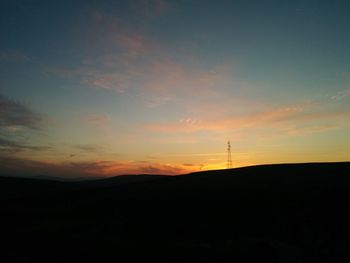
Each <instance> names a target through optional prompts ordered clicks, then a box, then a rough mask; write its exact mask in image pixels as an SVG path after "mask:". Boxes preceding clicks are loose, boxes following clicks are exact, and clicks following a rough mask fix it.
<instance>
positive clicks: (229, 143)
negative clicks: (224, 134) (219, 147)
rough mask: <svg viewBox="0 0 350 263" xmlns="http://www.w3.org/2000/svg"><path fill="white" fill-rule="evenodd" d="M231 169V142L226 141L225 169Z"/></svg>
mask: <svg viewBox="0 0 350 263" xmlns="http://www.w3.org/2000/svg"><path fill="white" fill-rule="evenodd" d="M231 168H232V156H231V142H230V140H228V141H227V169H231Z"/></svg>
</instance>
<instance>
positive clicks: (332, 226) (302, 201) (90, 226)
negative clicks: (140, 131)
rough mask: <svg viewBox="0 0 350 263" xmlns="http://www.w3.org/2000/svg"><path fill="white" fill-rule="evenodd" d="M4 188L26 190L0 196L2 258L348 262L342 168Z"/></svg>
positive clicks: (348, 171)
mask: <svg viewBox="0 0 350 263" xmlns="http://www.w3.org/2000/svg"><path fill="white" fill-rule="evenodd" d="M6 188H7V189H10V188H11V189H15V188H16V189H18V191H20V192H25V193H29V194H26V195H19V194H18V195H13V196H12V197H9V196H8V197H7V198H5V199H0V205H1V213H2V221H3V223H2V224H1V225H0V226H1V227H0V231H1V233H2V236H3V238H4V239H6V240H7V242H6V244H7V245H6V250H5V251H7V252H6V253H5V254H4V257H5V256H6V257H7V259H9V258H11V257H12V259H16V260H18V261H24V260H25V259H28V258H29V259H34V258H35V259H36V258H38V257H39V258H40V256H43V255H41V254H40V253H38V250H37V248H38V247H40V249H41V250H44V251H46V252H50V253H51V255H52V257H51V258H50V261H51V262H62V261H67V260H73V259H79V260H82V259H91V260H95V261H101V260H102V261H106V260H107V259H113V260H125V258H127V259H128V260H144V259H146V258H148V259H153V260H159V261H167V262H169V261H174V262H175V261H176V262H178V261H179V260H191V261H195V262H198V261H203V262H205V261H215V262H217V261H220V260H225V261H230V260H231V261H234V262H260V261H263V260H264V261H268V262H346V261H347V259H350V257H349V255H348V254H349V253H348V251H349V248H350V241H349V236H350V223H349V222H350V216H349V215H348V214H349V213H348V207H349V203H350V162H343V163H308V164H280V165H262V166H251V167H243V168H237V169H230V170H217V171H206V172H199V173H192V174H188V175H181V176H173V177H166V176H164V177H162V176H150V175H144V176H140V177H137V176H127V177H115V178H109V179H103V180H94V181H89V182H51V181H44V180H43V181H41V180H30V179H20V180H19V179H15V178H7V179H3V178H0V190H1V191H2V190H3V189H6ZM33 189H41V190H40V191H39V190H38V191H34V190H33ZM43 189H46V190H45V191H44V190H43ZM14 192H16V191H14ZM58 248H59V249H58ZM75 257H76V258H75ZM344 260H345V261H344Z"/></svg>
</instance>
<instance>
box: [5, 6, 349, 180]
mask: <svg viewBox="0 0 350 263" xmlns="http://www.w3.org/2000/svg"><path fill="white" fill-rule="evenodd" d="M79 2H80V1H57V2H56V3H53V2H52V1H47V3H45V2H44V3H43V2H40V3H39V1H4V2H2V3H1V4H0V10H1V11H0V12H1V17H2V18H1V22H0V30H1V35H2V41H1V43H0V74H1V75H0V78H1V82H0V162H1V164H0V168H1V172H2V173H4V174H11V175H12V174H16V175H30V176H34V175H50V176H51V175H52V176H63V177H67V178H75V177H91V176H92V177H96V176H114V175H122V174H167V175H176V174H184V173H190V172H196V171H201V170H211V169H225V168H226V160H227V152H226V146H227V145H226V143H227V141H228V140H230V141H231V145H232V160H233V167H240V166H246V165H255V164H266V163H290V162H293V163H295V162H328V161H349V159H350V151H349V149H350V136H349V134H350V79H349V72H350V63H349V61H350V53H349V52H348V49H349V45H350V35H349V34H348V30H349V24H350V17H349V15H348V12H347V11H346V10H348V9H347V8H346V7H349V4H347V3H345V2H344V3H342V4H340V3H339V2H338V3H333V2H327V1H324V3H322V4H318V5H317V6H316V5H315V4H313V3H312V1H311V2H310V1H295V2H294V1H290V2H289V1H287V2H285V1H284V3H282V2H283V1H272V2H273V3H272V4H271V3H270V4H264V3H263V2H264V1H171V0H150V1H142V0H135V1H111V2H110V3H109V4H106V3H107V2H105V1H84V4H82V3H80V4H79ZM247 2H254V4H253V3H249V4H248V3H247ZM321 2H322V1H321ZM336 2H337V1H336ZM286 3H287V4H286ZM334 28H336V30H334Z"/></svg>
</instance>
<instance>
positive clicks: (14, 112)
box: [0, 94, 42, 129]
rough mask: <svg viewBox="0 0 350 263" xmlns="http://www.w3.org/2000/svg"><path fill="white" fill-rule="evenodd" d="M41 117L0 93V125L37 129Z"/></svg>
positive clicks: (3, 126)
mask: <svg viewBox="0 0 350 263" xmlns="http://www.w3.org/2000/svg"><path fill="white" fill-rule="evenodd" d="M41 124H42V118H41V116H40V115H39V114H37V113H35V112H33V111H31V110H30V109H29V108H28V107H26V106H25V105H24V104H22V103H20V102H17V101H14V100H12V99H9V98H7V97H5V96H3V95H1V94H0V127H1V128H5V127H14V126H21V127H25V128H30V129H39V128H40V127H41Z"/></svg>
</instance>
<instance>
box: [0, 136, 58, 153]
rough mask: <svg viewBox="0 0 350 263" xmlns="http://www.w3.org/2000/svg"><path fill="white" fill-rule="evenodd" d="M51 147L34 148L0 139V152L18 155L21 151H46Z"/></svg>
mask: <svg viewBox="0 0 350 263" xmlns="http://www.w3.org/2000/svg"><path fill="white" fill-rule="evenodd" d="M50 149H51V147H48V146H34V145H30V144H26V143H23V142H19V141H13V140H8V139H5V138H2V137H0V152H3V153H4V152H5V153H18V152H22V151H28V150H29V151H47V150H50Z"/></svg>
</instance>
